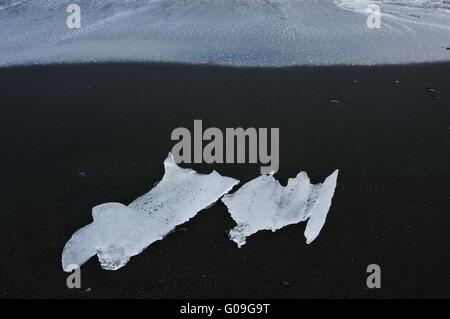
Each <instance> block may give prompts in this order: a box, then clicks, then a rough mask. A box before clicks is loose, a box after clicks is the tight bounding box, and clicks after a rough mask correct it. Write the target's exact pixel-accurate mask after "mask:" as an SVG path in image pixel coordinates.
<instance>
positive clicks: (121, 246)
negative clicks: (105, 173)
mask: <svg viewBox="0 0 450 319" xmlns="http://www.w3.org/2000/svg"><path fill="white" fill-rule="evenodd" d="M164 167H165V174H164V176H163V179H162V180H161V181H160V182H159V183H158V185H157V186H155V187H154V188H153V189H151V190H150V191H149V192H148V193H146V194H144V195H143V196H141V197H139V198H137V199H136V200H134V201H133V202H132V203H131V204H129V205H128V206H125V205H123V204H120V203H106V204H102V205H99V206H96V207H94V208H93V209H92V216H93V222H92V223H91V224H89V225H87V226H85V227H83V228H81V229H79V230H78V231H77V232H75V233H74V234H73V236H72V238H71V239H70V240H69V241H68V242H67V243H66V245H65V247H64V250H63V254H62V267H63V269H64V271H71V270H73V269H74V268H76V267H79V266H81V265H82V264H84V263H85V262H86V261H88V260H89V259H90V258H91V257H92V256H94V255H95V254H97V256H98V259H99V261H100V264H101V267H102V268H104V269H107V270H117V269H119V268H121V267H123V266H124V265H125V264H126V263H127V262H128V261H129V259H130V257H132V256H135V255H137V254H139V253H140V252H142V251H143V250H144V249H145V248H146V247H147V246H149V245H150V244H152V243H153V242H155V241H157V240H160V239H162V238H164V236H166V235H167V234H168V233H169V232H171V231H172V230H173V229H174V228H175V227H176V226H177V225H180V224H183V223H185V222H187V221H188V220H189V219H191V218H192V217H194V216H195V215H196V214H197V213H198V212H199V211H201V210H202V209H204V208H207V207H209V206H211V205H212V204H214V203H215V202H216V201H217V200H218V199H219V198H220V197H221V196H222V195H224V194H226V193H228V192H229V191H230V190H231V189H232V188H233V187H234V186H235V185H236V184H238V183H239V181H238V180H236V179H233V178H229V177H224V176H221V175H220V174H218V173H217V172H215V171H214V172H212V173H211V174H209V175H204V174H199V173H197V172H195V171H194V170H191V169H183V168H181V167H179V166H177V164H176V163H175V161H174V159H173V157H172V155H171V154H169V156H168V158H167V159H166V160H165V162H164Z"/></svg>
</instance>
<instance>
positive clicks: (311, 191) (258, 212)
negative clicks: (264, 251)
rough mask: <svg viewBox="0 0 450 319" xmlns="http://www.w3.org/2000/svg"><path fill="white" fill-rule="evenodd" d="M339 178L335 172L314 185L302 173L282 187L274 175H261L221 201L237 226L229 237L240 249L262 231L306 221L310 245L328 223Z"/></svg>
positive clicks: (306, 234) (306, 232)
mask: <svg viewBox="0 0 450 319" xmlns="http://www.w3.org/2000/svg"><path fill="white" fill-rule="evenodd" d="M337 177H338V171H337V170H336V171H335V172H333V173H332V174H331V175H330V176H328V177H327V178H326V179H325V181H324V182H323V183H322V184H316V185H314V184H311V182H310V180H309V178H308V175H307V174H306V173H305V172H300V173H299V174H298V175H297V176H296V177H295V178H291V179H289V181H288V183H287V186H284V187H283V186H282V185H281V184H280V183H279V182H278V181H277V180H276V179H275V178H274V177H273V176H272V175H261V176H259V177H257V178H255V179H253V180H251V181H250V182H248V183H246V184H245V185H243V186H242V187H241V188H240V189H239V190H237V191H236V192H235V193H233V194H228V195H225V196H224V197H223V198H222V202H224V203H225V205H226V206H227V208H228V211H229V213H230V215H231V217H232V218H233V219H234V221H235V222H236V223H237V226H236V227H234V228H233V229H232V230H231V231H230V233H229V237H230V239H231V240H233V241H234V242H236V244H237V245H238V247H241V246H243V245H244V244H245V243H246V238H247V237H249V236H251V235H253V234H255V233H256V232H258V231H260V230H271V231H273V232H274V231H276V230H278V229H281V228H283V227H285V226H287V225H292V224H297V223H299V222H302V221H307V224H306V229H305V232H304V235H305V237H306V242H307V243H308V244H309V243H311V242H312V241H313V240H314V239H316V237H317V236H318V235H319V233H320V231H321V230H322V227H323V225H324V224H325V221H326V218H327V215H328V211H329V209H330V206H331V200H332V198H333V195H334V191H335V188H336V183H337Z"/></svg>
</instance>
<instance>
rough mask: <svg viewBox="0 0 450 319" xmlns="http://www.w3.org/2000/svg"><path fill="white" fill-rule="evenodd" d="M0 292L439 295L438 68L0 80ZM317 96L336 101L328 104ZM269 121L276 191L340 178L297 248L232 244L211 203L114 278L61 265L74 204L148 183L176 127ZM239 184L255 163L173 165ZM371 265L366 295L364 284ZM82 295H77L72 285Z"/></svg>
mask: <svg viewBox="0 0 450 319" xmlns="http://www.w3.org/2000/svg"><path fill="white" fill-rule="evenodd" d="M0 98H1V100H0V101H1V102H0V104H1V107H0V133H1V134H0V138H1V142H0V149H1V150H0V163H1V165H0V203H1V212H0V216H1V222H0V252H1V256H0V294H1V297H3V298H13V297H43V298H44V297H45V298H46V297H50V298H56V297H69V298H70V297H82V298H90V297H126V298H128V297H138V298H185V297H186V298H281V297H283V298H307V297H332V298H334V297H340V298H342V297H354V298H357V297H363V298H365V297H407V298H410V297H450V282H449V278H450V241H449V238H448V237H449V227H450V200H449V190H450V144H449V143H450V139H449V134H450V64H448V63H447V64H429V65H409V66H377V67H320V68H313V67H300V68H286V69H244V68H219V67H208V66H202V67H195V66H186V65H164V64H100V65H89V64H87V65H69V66H63V65H59V66H39V67H21V68H7V69H0ZM331 100H337V101H338V102H336V101H334V102H331ZM194 119H202V120H203V124H204V126H205V127H212V126H214V127H219V128H222V129H225V128H226V127H244V128H246V127H279V128H280V170H279V172H278V173H277V174H276V177H277V178H278V179H279V180H280V181H281V182H282V184H285V183H286V182H287V179H288V178H289V177H293V176H295V175H296V174H297V173H298V172H299V171H300V170H305V171H307V172H308V174H309V176H310V177H311V180H312V182H314V183H317V182H322V181H323V179H324V178H325V177H326V176H328V175H329V174H330V173H331V172H333V170H334V169H336V168H338V169H339V170H340V176H339V179H338V185H337V188H336V193H335V197H334V199H333V204H332V207H331V210H330V213H329V215H328V220H327V222H326V224H325V226H324V228H323V230H322V232H321V234H320V235H319V237H318V238H317V239H316V241H314V242H313V243H312V244H311V245H306V244H305V239H304V236H303V231H304V228H305V224H304V223H301V224H298V225H293V226H289V227H286V228H284V229H282V230H279V231H277V232H275V233H272V232H269V231H264V232H260V233H257V234H256V235H254V236H252V237H250V238H249V239H248V242H247V245H246V246H244V247H243V248H241V249H238V248H237V247H236V245H235V244H234V243H233V242H232V241H230V240H228V239H226V238H225V237H224V235H223V234H224V231H225V230H227V229H230V228H232V227H233V226H234V223H233V221H232V219H231V218H230V217H229V215H228V213H227V210H226V208H225V206H224V205H223V204H222V203H220V202H219V203H217V204H216V205H215V206H214V207H212V208H210V209H208V210H206V211H202V212H200V213H199V214H198V215H197V216H196V217H195V218H194V219H192V220H191V221H189V222H188V223H186V224H184V225H181V226H179V227H178V228H177V231H176V232H174V233H172V234H170V235H169V236H168V237H166V238H165V239H164V240H162V241H159V242H156V243H155V244H153V245H151V246H150V247H148V248H147V249H146V250H145V251H144V252H143V253H141V254H140V255H138V256H135V257H133V258H132V259H131V260H130V262H129V263H128V264H127V265H126V266H125V267H124V268H122V269H120V270H118V271H113V272H110V271H105V270H102V269H101V268H100V266H99V263H98V261H97V258H96V257H95V258H93V259H91V260H90V261H89V262H88V263H87V264H85V265H84V266H83V267H82V269H81V271H82V289H81V290H70V289H68V288H67V287H66V277H67V274H66V273H64V272H63V271H62V267H61V253H62V249H63V247H64V244H65V243H66V241H67V240H68V239H69V238H70V236H71V235H72V234H73V232H74V231H76V230H77V229H79V228H80V227H82V226H84V225H86V224H88V223H89V222H91V220H92V217H91V208H92V207H93V206H95V205H98V204H101V203H105V202H109V201H117V202H122V203H125V204H128V203H129V202H130V201H132V200H133V199H135V198H136V197H138V196H140V195H141V194H143V193H145V192H147V191H148V190H149V189H151V188H152V185H153V184H154V183H155V182H156V181H158V180H160V178H161V177H162V175H163V160H164V158H165V157H166V156H167V153H168V152H169V151H170V150H171V147H172V145H173V142H171V140H170V134H171V132H172V130H173V129H174V128H176V127H180V126H181V127H188V128H191V127H192V125H193V120H194ZM183 166H184V167H192V168H194V169H196V170H198V171H200V172H205V173H208V172H210V171H212V170H213V169H216V170H217V171H218V172H219V173H221V174H222V175H226V176H232V177H235V178H238V179H240V180H241V181H242V182H246V181H249V180H250V179H252V178H254V177H256V176H257V175H258V174H259V166H260V165H249V164H245V165H244V164H233V165H230V164H224V165H206V164H201V165H183ZM369 264H379V265H380V266H381V269H382V288H381V289H378V290H377V289H375V290H370V289H368V288H367V287H366V277H367V274H366V267H367V265H369ZM88 288H90V290H89V291H86V289H88Z"/></svg>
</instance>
